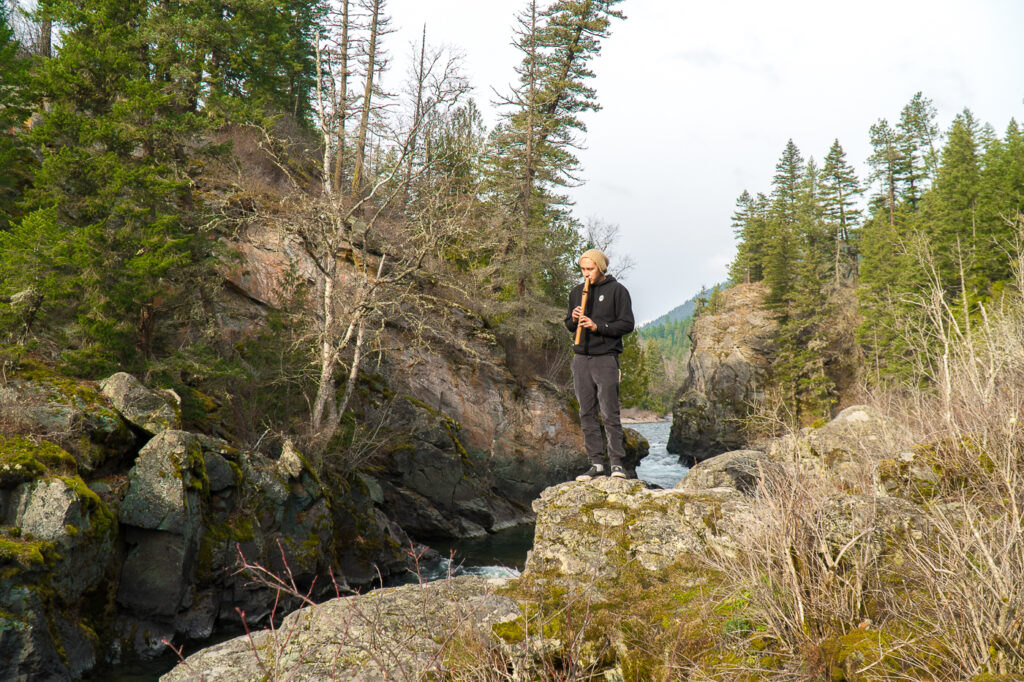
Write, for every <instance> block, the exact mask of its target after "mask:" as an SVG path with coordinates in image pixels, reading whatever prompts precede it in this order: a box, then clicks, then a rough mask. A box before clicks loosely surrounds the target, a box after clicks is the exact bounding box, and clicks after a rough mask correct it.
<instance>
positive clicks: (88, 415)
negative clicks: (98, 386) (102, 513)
mask: <svg viewBox="0 0 1024 682" xmlns="http://www.w3.org/2000/svg"><path fill="white" fill-rule="evenodd" d="M0 415H3V419H4V421H5V422H6V429H7V432H8V433H18V434H25V435H32V436H36V437H39V438H45V439H46V440H48V441H50V442H53V443H56V444H58V445H60V446H61V447H62V448H64V449H65V450H67V451H68V452H69V453H70V454H71V455H72V456H74V458H75V461H76V463H77V465H78V471H79V473H81V474H82V475H88V474H91V473H92V472H94V471H95V470H97V469H99V468H100V467H102V466H104V465H105V464H107V463H108V462H110V461H112V460H113V461H116V459H117V458H119V457H120V456H122V455H124V454H127V453H129V452H131V451H132V449H133V448H134V447H135V435H134V434H133V433H132V432H131V429H129V428H128V423H127V422H125V420H124V419H122V418H121V416H120V415H119V414H118V413H117V412H116V411H115V410H113V409H111V407H110V406H109V405H107V404H106V399H105V398H104V397H103V396H102V395H101V394H100V393H98V392H97V391H96V390H95V389H94V388H93V387H92V386H91V385H89V384H88V383H86V382H75V381H73V380H70V379H64V378H61V377H56V376H54V377H53V378H52V379H50V380H39V381H34V380H33V381H27V380H21V379H15V380H12V381H8V382H7V383H6V384H4V385H3V386H0Z"/></svg>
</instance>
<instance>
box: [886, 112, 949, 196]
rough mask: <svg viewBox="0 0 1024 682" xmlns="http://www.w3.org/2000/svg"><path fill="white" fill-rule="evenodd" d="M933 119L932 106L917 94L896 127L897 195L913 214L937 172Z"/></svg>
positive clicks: (936, 138)
mask: <svg viewBox="0 0 1024 682" xmlns="http://www.w3.org/2000/svg"><path fill="white" fill-rule="evenodd" d="M935 117H936V111H935V106H934V105H933V104H932V102H931V100H929V99H928V98H926V97H924V96H923V94H922V93H920V92H918V93H916V94H915V95H914V96H913V97H912V98H911V100H910V102H909V103H908V104H907V105H906V106H905V107H903V111H902V112H901V113H900V121H899V123H898V124H897V125H896V130H897V131H898V142H897V146H898V148H899V154H898V158H899V161H900V171H899V172H898V174H897V175H898V185H899V189H898V193H899V196H900V200H901V201H904V202H906V203H907V204H909V209H910V210H911V211H916V210H917V208H918V204H919V202H920V200H921V196H922V195H923V193H924V191H925V189H927V186H928V184H929V182H930V181H931V180H932V179H933V178H934V177H935V171H936V169H937V168H938V160H939V154H938V150H937V149H936V142H937V141H938V137H939V128H938V125H937V124H936V123H935Z"/></svg>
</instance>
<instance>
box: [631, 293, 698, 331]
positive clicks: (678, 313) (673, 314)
mask: <svg viewBox="0 0 1024 682" xmlns="http://www.w3.org/2000/svg"><path fill="white" fill-rule="evenodd" d="M698 298H700V294H697V295H696V296H694V297H693V298H691V299H690V300H689V301H687V302H686V303H684V304H682V305H678V306H676V307H675V308H673V309H672V310H670V311H668V312H667V313H665V314H664V315H662V316H661V317H659V318H657V319H655V320H653V321H651V322H645V323H644V324H642V325H640V326H639V327H638V328H637V331H640V330H643V329H646V328H648V327H657V326H659V325H663V324H667V323H669V322H679V321H680V320H685V319H686V318H688V317H690V316H691V315H693V311H694V310H695V309H696V308H697V299H698Z"/></svg>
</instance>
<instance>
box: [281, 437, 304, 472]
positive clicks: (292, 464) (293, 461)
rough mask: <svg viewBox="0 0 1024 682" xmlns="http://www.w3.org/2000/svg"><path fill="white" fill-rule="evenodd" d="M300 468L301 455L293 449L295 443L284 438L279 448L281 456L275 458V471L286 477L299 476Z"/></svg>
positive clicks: (301, 465)
mask: <svg viewBox="0 0 1024 682" xmlns="http://www.w3.org/2000/svg"><path fill="white" fill-rule="evenodd" d="M302 469H303V464H302V455H300V454H299V451H298V450H296V449H295V444H294V443H292V441H291V440H286V441H285V442H284V447H283V448H282V449H281V456H280V457H279V458H278V460H277V472H278V473H279V474H281V476H284V477H286V478H299V477H300V476H301V475H302Z"/></svg>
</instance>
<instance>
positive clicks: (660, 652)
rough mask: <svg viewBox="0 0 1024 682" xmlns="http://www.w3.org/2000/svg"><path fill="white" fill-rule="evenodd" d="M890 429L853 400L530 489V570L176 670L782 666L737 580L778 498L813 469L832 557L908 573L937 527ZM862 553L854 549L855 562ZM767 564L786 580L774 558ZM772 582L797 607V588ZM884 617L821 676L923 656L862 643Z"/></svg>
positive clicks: (311, 626)
mask: <svg viewBox="0 0 1024 682" xmlns="http://www.w3.org/2000/svg"><path fill="white" fill-rule="evenodd" d="M892 428H893V426H892V425H891V424H890V423H888V422H887V421H886V420H885V419H884V418H882V417H881V416H880V415H879V414H877V413H876V412H874V411H873V410H871V409H869V408H864V407H854V408H849V409H848V410H845V411H844V412H843V413H841V414H840V415H839V416H838V417H837V419H836V420H834V421H833V422H831V423H830V424H827V425H826V426H824V427H822V428H820V429H816V430H812V429H808V430H805V431H804V432H802V433H801V434H797V435H794V436H791V437H789V438H786V439H782V440H779V441H775V442H773V443H771V444H770V447H768V449H767V451H736V452H730V453H726V454H722V455H720V456H718V457H715V458H712V459H710V460H707V461H704V462H701V463H699V464H697V465H696V466H695V467H694V468H693V469H692V470H691V472H690V473H689V475H688V476H687V477H686V478H685V479H684V480H683V481H681V482H680V484H679V485H677V486H676V487H675V488H674V489H671V490H655V489H648V488H647V486H646V485H644V484H643V483H642V482H639V481H635V480H617V479H609V478H599V479H596V480H594V481H591V482H588V483H575V482H570V483H562V484H559V485H556V486H553V487H550V488H548V489H546V490H545V491H544V492H543V493H542V494H541V496H540V497H539V498H538V499H537V500H536V501H535V502H534V505H533V508H534V511H535V513H536V515H537V527H536V536H535V541H534V546H533V548H532V550H531V551H530V554H529V558H528V561H527V566H526V569H525V571H524V572H523V574H522V576H521V577H520V578H519V579H516V580H512V581H492V582H484V581H481V580H479V579H461V578H460V579H453V580H449V581H447V582H445V583H443V584H441V585H436V584H435V585H423V586H411V587H404V588H401V589H396V590H382V591H379V592H376V593H374V594H373V595H367V596H365V597H353V598H344V599H340V600H335V601H332V602H330V603H329V604H328V605H321V606H311V607H309V608H305V609H302V610H300V611H298V612H296V613H295V614H293V615H292V616H290V617H289V619H287V620H286V621H285V623H283V624H282V625H281V627H279V628H277V629H276V631H274V632H261V633H258V634H257V635H256V637H255V638H254V639H249V638H245V637H243V638H238V639H236V640H232V641H230V642H225V643H223V644H220V645H218V646H216V647H213V648H210V649H207V650H205V651H202V652H200V653H197V654H195V655H194V656H191V657H189V658H188V659H187V660H186V661H184V662H183V663H182V664H181V665H180V666H179V667H178V668H176V669H175V670H174V671H173V672H172V673H170V674H169V675H167V676H166V677H165V678H163V679H164V681H165V682H181V681H184V680H198V679H200V676H202V675H204V674H208V675H212V677H207V678H206V679H219V680H242V679H251V678H252V677H253V676H258V675H259V674H261V671H262V674H266V671H267V670H270V671H276V672H277V673H281V674H284V673H286V674H288V675H289V676H293V677H292V678H293V679H300V680H314V679H325V678H333V679H350V680H357V679H358V680H363V679H366V680H368V679H418V678H419V676H422V675H426V674H437V675H442V676H446V677H447V678H450V679H478V680H492V679H493V680H498V679H507V678H506V677H503V675H511V677H512V679H547V677H545V674H548V673H551V671H552V670H555V671H558V670H561V671H562V672H565V673H567V674H568V672H569V671H577V672H581V671H585V672H586V673H587V674H591V675H604V677H605V678H606V679H643V680H657V679H698V678H700V679H705V678H707V677H708V676H711V677H712V678H715V676H716V675H721V674H724V673H725V672H726V671H728V670H732V671H734V672H735V671H739V670H745V671H747V672H748V673H754V672H757V674H758V675H764V676H766V678H771V677H772V676H774V675H783V674H785V671H786V669H787V667H786V666H787V665H788V663H787V660H786V659H785V658H784V657H783V656H782V655H781V653H780V650H781V649H782V647H779V646H777V643H773V641H772V640H771V638H770V637H768V636H766V635H759V634H758V632H759V629H758V628H759V626H758V624H757V623H758V618H759V617H760V615H759V611H757V609H756V608H754V607H755V602H756V597H755V595H751V594H749V593H746V595H745V596H744V594H743V593H742V592H740V593H737V591H736V586H737V584H738V583H735V582H733V581H734V580H736V579H739V578H740V577H741V575H742V570H740V567H742V566H744V565H745V562H747V561H752V560H754V558H755V557H756V556H758V555H757V553H756V552H755V551H754V550H755V543H756V542H757V541H758V538H759V537H761V535H759V533H761V532H762V531H763V530H764V529H765V523H766V518H767V517H766V514H769V515H770V510H771V509H772V508H773V507H774V505H775V504H776V502H777V501H778V500H779V499H781V498H780V497H779V496H785V495H787V494H788V495H790V496H791V495H792V494H793V491H794V490H798V489H800V488H801V487H802V486H804V485H805V484H806V482H807V481H809V480H813V481H818V482H822V484H823V485H825V484H827V485H831V486H834V487H833V488H830V489H831V490H835V491H837V492H836V493H830V494H829V495H828V496H827V497H826V498H825V499H824V500H823V502H822V506H821V508H820V510H819V511H818V512H815V513H817V514H821V518H820V519H819V523H820V524H821V527H822V528H825V529H828V530H827V536H826V537H827V548H831V549H828V551H829V552H831V554H830V557H831V561H832V563H831V564H827V565H831V566H832V569H831V570H833V571H837V570H840V567H842V568H841V570H842V573H837V574H836V575H837V576H838V575H847V573H846V571H848V570H854V567H855V566H861V567H862V569H863V568H864V567H867V566H870V567H871V570H872V571H878V572H883V571H890V570H898V568H899V566H900V565H902V563H903V562H904V561H905V560H906V558H907V554H906V552H908V551H909V548H908V545H907V542H908V538H917V540H912V542H919V541H921V539H922V538H926V537H927V536H928V533H929V532H930V531H929V529H928V524H927V522H926V521H925V520H924V516H923V514H922V511H921V509H920V508H919V507H918V506H917V505H916V504H915V503H914V502H912V501H911V500H909V499H906V498H905V497H904V496H902V495H901V494H900V493H899V491H901V490H906V489H907V487H906V482H907V481H910V480H915V478H916V477H923V478H924V479H926V478H927V467H926V466H923V465H922V464H921V463H916V464H915V461H916V459H917V458H916V457H915V455H913V454H910V453H903V454H897V453H894V452H893V451H892V449H891V448H892V447H893V446H892V441H891V433H892ZM897 463H899V464H898V466H897ZM915 471H917V472H918V473H916V474H915V473H913V472H915ZM897 479H899V480H897ZM899 481H903V482H902V483H900V482H899ZM839 491H842V492H839ZM775 541H776V542H780V543H782V545H785V544H786V543H795V544H791V546H792V550H791V551H793V552H795V553H794V554H792V561H800V562H802V561H804V560H805V559H807V557H805V556H804V555H803V554H801V553H800V552H802V550H799V549H797V548H798V547H799V546H800V545H799V542H800V540H799V539H798V537H796V536H794V537H793V538H790V539H789V540H786V539H784V538H776V539H775ZM814 551H818V550H814ZM781 552H782V553H781V556H785V555H786V550H785V547H784V546H783V548H782V550H781ZM851 552H852V553H853V554H856V563H849V561H848V560H846V559H844V555H846V554H850V553H851ZM818 556H819V557H820V555H818ZM823 565H825V564H823ZM733 570H735V571H736V573H735V574H732V572H731V571H733ZM806 570H808V567H807V566H802V565H796V564H793V565H792V566H791V568H789V569H787V568H785V566H781V567H780V571H781V573H780V575H781V576H785V575H786V574H787V571H796V573H793V574H792V576H793V580H797V581H798V582H801V581H804V580H806V579H807V577H806V576H805V575H804V571H806ZM764 571H766V573H764V576H765V579H769V580H773V579H774V578H773V577H772V576H773V569H772V568H771V567H770V566H768V565H766V566H765V568H764ZM844 579H848V578H844ZM862 580H864V582H865V584H868V583H869V582H870V580H868V579H867V578H866V577H863V576H862ZM893 584H895V583H893ZM776 596H777V598H778V599H779V600H780V602H779V604H780V608H784V604H785V599H786V597H785V596H784V595H783V594H781V593H780V594H777V595H776ZM811 598H812V595H810V594H808V595H807V596H806V597H805V599H807V600H810V599H811ZM807 603H808V604H809V603H810V601H808V602H807ZM860 608H863V609H864V611H863V613H866V614H867V613H871V609H872V607H871V606H870V605H867V604H864V605H862V607H860ZM804 617H805V618H807V615H806V614H805V616H804ZM872 617H878V616H877V614H872V616H870V617H868V616H865V618H866V620H864V621H863V622H862V623H860V624H859V625H858V624H857V623H853V624H851V630H850V631H849V635H844V636H841V637H837V638H836V639H834V640H828V641H822V642H821V643H820V648H821V651H823V652H827V655H826V654H823V655H826V660H823V661H821V665H822V666H823V667H822V668H821V670H822V674H823V679H832V680H837V681H838V680H847V681H850V682H853V681H854V680H857V681H861V680H871V679H883V677H875V676H873V675H871V674H868V673H867V670H872V669H877V670H878V671H882V672H892V671H899V670H904V671H906V670H912V669H913V668H912V666H910V665H909V664H906V663H905V661H906V660H909V659H906V658H904V657H900V656H899V655H898V653H899V652H898V651H891V650H889V649H885V648H882V649H877V648H876V649H872V648H871V647H870V646H865V644H868V643H870V642H871V641H877V640H878V638H880V637H881V638H883V639H884V638H885V637H887V636H888V635H886V634H884V633H882V632H881V631H878V630H875V629H874V627H875V626H874V625H873V623H874V621H873V620H872ZM858 628H859V629H858ZM762 632H767V630H762ZM428 633H429V634H428ZM872 638H874V640H872ZM254 643H255V644H254ZM872 664H873V665H872ZM488 670H490V672H488ZM495 670H497V672H495ZM367 671H371V672H367ZM374 676H376V677H374ZM694 676H696V677H694ZM729 679H732V678H729ZM884 679H888V678H884ZM921 679H924V678H921Z"/></svg>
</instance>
